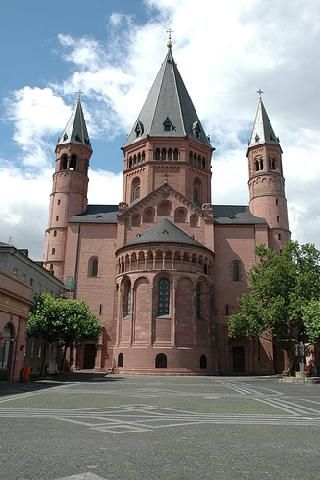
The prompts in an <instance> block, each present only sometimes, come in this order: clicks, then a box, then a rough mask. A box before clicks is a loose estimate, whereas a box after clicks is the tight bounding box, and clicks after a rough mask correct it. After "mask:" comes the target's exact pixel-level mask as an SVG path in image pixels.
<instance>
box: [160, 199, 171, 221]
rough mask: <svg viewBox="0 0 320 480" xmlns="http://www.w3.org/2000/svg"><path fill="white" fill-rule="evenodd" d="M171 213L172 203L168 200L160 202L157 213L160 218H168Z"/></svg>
mask: <svg viewBox="0 0 320 480" xmlns="http://www.w3.org/2000/svg"><path fill="white" fill-rule="evenodd" d="M171 211H172V203H171V202H170V200H162V202H160V203H159V204H158V208H157V212H158V216H160V217H169V216H170V215H171Z"/></svg>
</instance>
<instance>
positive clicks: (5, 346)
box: [0, 323, 14, 372]
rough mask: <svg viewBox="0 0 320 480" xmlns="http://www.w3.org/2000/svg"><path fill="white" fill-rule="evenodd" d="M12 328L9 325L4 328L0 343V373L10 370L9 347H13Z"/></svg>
mask: <svg viewBox="0 0 320 480" xmlns="http://www.w3.org/2000/svg"><path fill="white" fill-rule="evenodd" d="M13 339H14V334H13V328H12V327H11V325H10V324H9V323H7V325H6V326H5V327H4V329H3V332H2V339H1V342H0V372H1V370H10V368H9V367H10V360H11V350H12V349H11V346H12V345H13Z"/></svg>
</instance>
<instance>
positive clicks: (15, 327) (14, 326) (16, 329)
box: [0, 242, 64, 382]
mask: <svg viewBox="0 0 320 480" xmlns="http://www.w3.org/2000/svg"><path fill="white" fill-rule="evenodd" d="M63 288H64V285H63V283H62V282H61V281H60V280H59V279H57V278H55V277H54V276H53V275H52V274H51V273H50V272H48V271H47V270H46V269H45V268H43V267H42V266H41V265H39V263H37V262H34V261H33V260H31V259H30V258H28V251H27V250H18V249H17V248H15V247H14V246H13V245H9V244H6V243H2V242H0V380H7V381H11V382H16V381H18V380H19V379H20V375H21V370H22V368H23V367H24V365H25V363H26V364H27V365H29V366H30V367H33V372H32V373H35V374H36V373H37V367H38V366H40V360H41V342H40V341H37V340H36V339H27V336H26V329H27V318H28V312H29V310H30V307H31V306H32V304H33V300H34V297H35V296H36V295H38V294H40V293H46V292H47V293H51V294H52V295H54V296H58V295H59V294H60V293H61V292H62V291H63Z"/></svg>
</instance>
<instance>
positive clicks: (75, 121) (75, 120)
mask: <svg viewBox="0 0 320 480" xmlns="http://www.w3.org/2000/svg"><path fill="white" fill-rule="evenodd" d="M68 143H75V144H79V143H80V144H81V143H82V144H84V145H88V146H89V147H90V139H89V135H88V131H87V126H86V122H85V119H84V115H83V111H82V106H81V101H80V98H78V100H77V103H76V105H75V107H74V109H73V112H72V115H71V117H70V119H69V121H68V123H67V126H66V128H65V129H64V131H63V133H62V135H61V137H60V139H59V141H58V144H63V145H66V144H68Z"/></svg>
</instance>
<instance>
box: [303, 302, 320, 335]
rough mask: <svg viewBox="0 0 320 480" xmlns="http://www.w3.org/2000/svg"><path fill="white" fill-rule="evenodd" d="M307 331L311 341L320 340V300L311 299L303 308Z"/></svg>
mask: <svg viewBox="0 0 320 480" xmlns="http://www.w3.org/2000/svg"><path fill="white" fill-rule="evenodd" d="M303 321H304V325H305V331H306V334H307V336H308V339H309V341H310V342H311V343H318V342H319V341H320V301H319V300H311V302H309V303H308V304H307V305H306V306H305V307H304V309H303Z"/></svg>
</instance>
